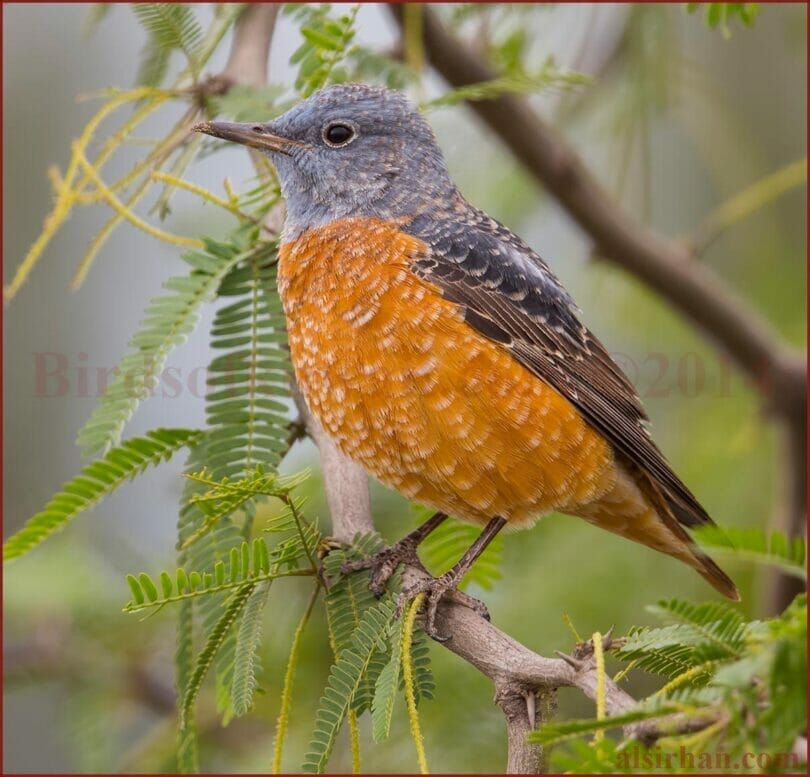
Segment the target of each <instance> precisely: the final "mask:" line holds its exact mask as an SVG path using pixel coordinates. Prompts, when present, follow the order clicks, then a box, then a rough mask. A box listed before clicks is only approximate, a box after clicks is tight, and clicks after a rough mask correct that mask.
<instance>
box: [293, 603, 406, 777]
mask: <svg viewBox="0 0 810 777" xmlns="http://www.w3.org/2000/svg"><path fill="white" fill-rule="evenodd" d="M393 614H394V604H393V602H391V601H390V600H387V599H384V600H382V601H379V602H377V603H376V604H375V605H374V606H373V607H371V608H369V609H368V610H366V612H365V613H364V614H363V617H362V619H361V620H360V624H359V625H358V627H357V628H356V629H355V632H354V634H353V635H352V640H351V643H350V645H349V647H347V648H346V649H345V650H344V651H343V652H342V653H341V655H340V658H338V661H337V663H336V664H335V665H334V666H333V667H332V671H331V672H330V673H329V680H328V682H327V684H326V690H325V691H324V693H323V696H322V697H321V700H320V703H319V704H318V711H317V712H316V714H315V726H314V730H313V733H312V739H311V741H310V745H309V752H308V753H307V755H306V758H305V760H304V764H303V766H302V770H303V771H304V772H310V773H322V772H323V771H324V769H325V768H326V763H327V761H328V760H329V756H330V755H331V753H332V748H333V747H334V745H335V738H336V737H337V734H338V731H339V730H340V727H341V725H342V723H343V721H344V719H345V718H346V714H347V713H348V711H349V707H350V705H351V703H352V699H353V698H354V696H355V694H356V693H357V691H358V689H359V687H360V684H361V682H362V681H363V677H364V676H365V674H366V672H367V671H368V668H369V665H370V663H371V660H372V658H373V656H374V654H375V652H376V651H377V646H378V643H379V642H380V640H381V639H383V637H384V636H385V634H386V633H387V631H388V628H389V624H390V622H391V618H392V617H393Z"/></svg>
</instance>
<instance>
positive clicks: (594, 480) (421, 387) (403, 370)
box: [279, 219, 616, 525]
mask: <svg viewBox="0 0 810 777" xmlns="http://www.w3.org/2000/svg"><path fill="white" fill-rule="evenodd" d="M426 250H427V247H426V246H425V245H424V244H423V243H422V242H421V241H419V240H418V239H416V238H414V237H412V236H410V235H407V234H405V233H403V232H401V231H400V230H399V229H398V227H397V226H396V225H395V224H392V223H390V222H384V221H379V220H374V219H345V220H341V221H335V222H332V223H331V224H328V225H327V226H324V227H318V228H317V229H312V230H310V231H307V232H305V233H304V234H302V235H301V236H300V237H298V238H297V239H295V240H292V241H290V242H287V243H285V244H283V245H282V248H281V253H280V262H279V291H280V294H281V298H282V301H283V304H284V309H285V312H286V314H287V320H288V329H289V342H290V351H291V355H292V361H293V365H294V367H295V374H296V378H297V381H298V384H299V386H300V388H301V391H302V392H303V395H304V398H305V399H306V401H307V404H308V406H309V408H310V410H311V411H312V412H313V413H314V415H315V416H316V417H317V418H318V420H319V421H320V423H321V424H322V426H323V427H324V428H325V429H326V430H327V432H328V433H329V434H330V435H331V436H332V437H333V438H334V440H335V441H336V443H337V445H338V446H339V447H340V448H341V449H342V450H343V452H344V453H345V454H346V455H348V456H349V457H350V458H353V459H355V460H356V461H359V462H360V463H361V464H362V465H363V466H364V467H365V468H366V469H368V470H369V471H370V472H371V473H372V474H374V475H375V476H376V477H377V478H379V479H380V480H381V481H383V482H384V483H386V484H388V485H390V486H392V487H394V488H396V489H397V490H399V491H401V492H402V493H403V494H405V495H406V496H407V497H409V498H411V499H414V500H416V501H418V502H422V503H425V504H429V505H432V506H434V507H436V508H437V509H441V510H443V511H445V512H448V513H450V514H452V515H456V516H459V517H463V518H467V519H470V520H476V521H486V520H488V519H489V518H491V517H493V516H495V515H500V516H503V517H504V518H506V519H507V520H508V521H509V522H510V523H512V524H513V525H515V524H522V523H527V522H529V521H530V520H532V519H533V518H535V517H537V516H538V515H540V514H542V513H544V512H548V511H550V510H562V511H567V512H573V511H576V508H577V507H578V506H581V505H586V504H589V503H591V502H593V501H594V500H596V499H598V498H599V497H600V496H602V495H603V494H605V493H606V492H608V491H609V490H610V489H611V488H612V487H613V485H614V482H615V479H616V467H615V464H614V457H613V452H612V450H611V448H610V446H609V444H608V443H607V442H606V441H605V440H604V439H603V438H602V437H601V436H600V435H599V434H598V433H597V432H595V431H594V430H593V429H592V428H591V427H589V426H588V425H587V424H586V423H585V421H584V420H583V418H582V416H581V415H580V413H579V412H578V410H577V409H576V408H575V407H574V406H573V405H572V404H571V403H570V402H569V401H568V400H567V399H565V398H564V397H563V396H562V395H560V394H559V393H558V392H557V391H555V390H554V389H552V388H551V387H550V386H548V385H547V384H546V383H544V382H543V381H541V380H540V379H538V378H537V377H535V376H534V375H533V374H532V373H530V372H529V371H528V370H526V369H525V368H524V367H523V366H522V365H520V364H519V363H518V362H517V361H516V360H515V359H513V358H512V356H511V355H510V354H509V352H508V351H507V350H506V349H505V348H504V347H503V346H501V345H498V344H496V343H493V342H491V341H489V340H487V339H486V338H484V337H483V336H482V335H480V334H479V333H478V332H476V331H475V330H474V329H473V328H472V327H470V326H469V325H468V324H467V323H465V321H464V317H463V312H462V311H461V310H460V309H459V308H458V307H457V306H456V305H455V304H454V303H452V302H449V301H447V300H446V299H444V298H443V297H442V296H441V295H440V293H439V292H438V290H437V289H436V288H435V287H434V286H433V285H432V284H430V283H428V282H426V281H425V280H423V279H421V278H420V277H418V276H417V275H415V274H414V273H413V272H411V270H410V269H409V265H410V261H411V258H412V257H414V256H416V255H419V254H423V253H424V252H425V251H426Z"/></svg>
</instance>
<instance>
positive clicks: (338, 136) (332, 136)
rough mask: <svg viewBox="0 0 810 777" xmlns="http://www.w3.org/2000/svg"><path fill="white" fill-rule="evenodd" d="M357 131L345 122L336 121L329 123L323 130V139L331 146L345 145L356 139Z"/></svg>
mask: <svg viewBox="0 0 810 777" xmlns="http://www.w3.org/2000/svg"><path fill="white" fill-rule="evenodd" d="M354 137H355V131H354V127H351V126H349V125H348V124H344V123H343V122H334V123H332V124H327V125H326V127H325V128H324V131H323V139H324V140H325V141H326V142H327V143H328V144H329V145H330V146H334V147H337V146H345V145H346V144H347V143H351V142H352V141H353V140H354Z"/></svg>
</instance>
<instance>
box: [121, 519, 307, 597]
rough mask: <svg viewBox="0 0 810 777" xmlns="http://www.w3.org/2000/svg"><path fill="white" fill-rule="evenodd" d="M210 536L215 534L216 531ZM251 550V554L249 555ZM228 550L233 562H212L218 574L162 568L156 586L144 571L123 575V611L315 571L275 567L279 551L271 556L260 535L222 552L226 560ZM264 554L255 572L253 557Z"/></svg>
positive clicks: (277, 565)
mask: <svg viewBox="0 0 810 777" xmlns="http://www.w3.org/2000/svg"><path fill="white" fill-rule="evenodd" d="M231 528H232V527H225V529H224V532H221V533H224V534H225V536H231V534H232V532H231V531H230V529H231ZM213 536H214V537H216V533H215V534H214V535H213ZM237 536H238V535H237ZM216 544H218V543H216ZM261 545H264V549H263V550H261V549H260V547H261ZM251 549H252V551H253V556H251ZM231 551H235V552H236V565H235V566H234V564H233V562H232V561H231V563H229V564H228V566H227V567H226V565H225V562H223V561H222V560H218V561H217V562H216V563H215V564H214V569H220V570H221V572H220V573H219V574H216V573H211V572H208V571H205V569H203V570H202V571H198V570H196V569H195V570H192V571H191V572H186V571H185V570H183V569H179V570H177V573H176V574H175V577H174V579H173V578H172V576H171V575H170V574H169V573H168V572H165V571H164V572H161V573H160V576H159V578H158V579H159V586H160V587H158V585H156V584H155V582H154V580H152V578H151V577H150V576H149V575H148V574H146V572H141V574H140V575H138V577H137V578H135V577H134V576H133V575H127V582H128V584H129V587H130V590H131V591H132V599H131V600H130V601H129V602H127V604H126V605H125V607H124V612H140V611H141V610H145V609H150V608H156V607H163V606H165V605H167V604H172V603H175V602H185V601H188V600H190V599H201V598H211V597H212V596H215V595H217V594H223V593H224V594H227V593H231V592H232V591H233V590H234V589H240V588H241V586H242V585H244V584H245V583H248V582H252V583H260V582H270V581H272V580H277V579H278V578H281V577H312V576H314V574H315V573H314V571H313V570H312V569H300V568H294V569H287V570H282V569H279V566H280V563H279V561H280V553H279V551H278V549H274V552H273V554H272V556H271V555H270V554H269V551H268V550H267V546H266V545H265V543H264V540H263V539H261V538H257V539H255V540H254V541H253V543H249V542H242V544H241V545H240V546H238V547H236V548H231V549H230V550H226V551H222V552H223V554H224V555H226V557H228V558H229V559H230V558H232V555H231ZM265 554H267V556H266V557H267V558H268V563H267V564H265V565H264V567H262V569H263V571H261V570H259V571H257V568H256V563H255V559H256V558H257V557H258V558H259V559H261V558H263V557H265ZM251 557H253V559H254V563H253V564H251ZM271 560H272V564H271V563H270V561H271ZM186 581H188V587H186V586H185V585H183V586H182V587H181V584H184V583H186Z"/></svg>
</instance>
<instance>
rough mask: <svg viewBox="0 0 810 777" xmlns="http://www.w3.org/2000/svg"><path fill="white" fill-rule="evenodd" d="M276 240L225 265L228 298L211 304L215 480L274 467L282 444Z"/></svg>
mask: <svg viewBox="0 0 810 777" xmlns="http://www.w3.org/2000/svg"><path fill="white" fill-rule="evenodd" d="M276 250H277V246H276V244H275V243H269V244H267V246H266V250H264V251H262V252H261V253H257V254H255V255H254V256H253V257H252V258H251V260H250V261H249V262H245V263H243V264H241V265H239V266H238V267H235V268H234V269H232V270H231V271H230V272H229V274H228V275H227V276H226V277H225V278H224V279H223V281H222V283H221V285H220V288H219V290H218V292H219V295H220V296H221V297H229V298H234V302H232V303H231V304H229V305H227V306H226V307H224V308H222V309H220V310H219V311H217V315H216V317H215V319H214V323H213V327H212V329H211V347H212V348H213V349H214V350H215V351H218V352H219V355H218V356H217V357H216V358H214V360H213V361H212V362H211V364H210V366H209V376H210V377H209V381H208V388H209V392H208V395H207V397H206V400H207V408H206V410H207V415H208V423H209V426H210V427H211V432H210V440H209V444H208V457H207V460H206V466H207V467H208V468H209V469H210V470H211V471H212V473H213V474H214V476H215V477H216V478H217V479H221V478H224V477H234V476H242V475H244V474H245V472H247V471H251V470H253V469H254V468H255V467H256V465H258V464H261V465H262V466H267V467H271V468H272V467H275V466H276V465H277V464H278V463H279V461H280V460H281V457H282V456H283V455H284V453H286V451H287V448H288V447H289V443H288V437H289V429H288V426H289V418H288V409H287V405H286V404H285V403H284V399H286V398H288V397H289V388H288V386H289V381H290V374H291V366H290V362H289V356H288V354H287V351H286V349H285V345H286V341H287V338H286V333H285V325H284V324H285V322H284V313H283V311H282V309H281V302H280V300H279V297H278V293H277V292H276V279H275V259H276Z"/></svg>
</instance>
